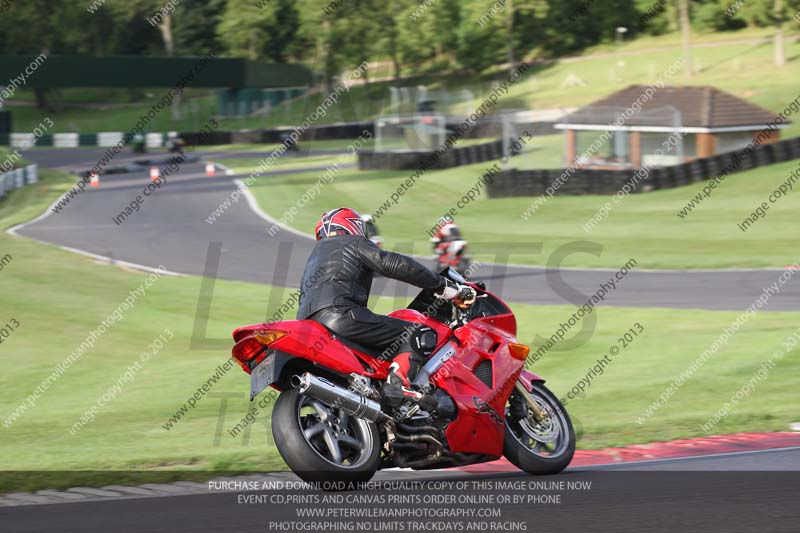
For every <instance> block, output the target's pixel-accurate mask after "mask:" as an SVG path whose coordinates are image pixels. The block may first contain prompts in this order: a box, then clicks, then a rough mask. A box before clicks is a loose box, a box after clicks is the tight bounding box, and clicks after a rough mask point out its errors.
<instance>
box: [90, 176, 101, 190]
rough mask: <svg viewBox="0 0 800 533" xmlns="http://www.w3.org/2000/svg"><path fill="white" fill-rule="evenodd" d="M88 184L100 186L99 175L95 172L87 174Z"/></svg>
mask: <svg viewBox="0 0 800 533" xmlns="http://www.w3.org/2000/svg"><path fill="white" fill-rule="evenodd" d="M89 186H90V187H99V186H100V176H98V175H97V174H92V175H90V176H89Z"/></svg>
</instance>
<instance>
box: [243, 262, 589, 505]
mask: <svg viewBox="0 0 800 533" xmlns="http://www.w3.org/2000/svg"><path fill="white" fill-rule="evenodd" d="M443 275H446V276H447V277H449V278H450V279H451V280H452V281H455V282H456V283H460V284H463V285H465V287H464V288H462V290H461V292H460V293H459V295H458V297H457V298H456V299H455V300H453V301H452V302H450V301H444V300H440V299H439V298H436V297H435V296H434V294H433V291H431V290H423V291H422V292H420V293H419V294H418V295H417V297H416V298H415V299H414V300H413V301H412V302H411V304H410V305H409V306H408V308H406V309H401V310H398V311H394V312H392V313H391V314H390V316H393V317H396V318H399V319H402V320H407V321H410V322H416V323H420V324H424V325H426V326H429V327H431V328H433V329H434V330H435V331H436V333H437V337H438V343H437V347H436V349H435V351H434V354H433V355H432V356H431V357H430V358H429V359H428V361H427V362H426V364H425V365H424V366H423V367H422V369H420V371H419V373H418V375H417V377H416V378H415V381H414V385H415V387H412V388H411V389H403V390H402V391H401V392H402V393H401V394H398V392H397V388H396V387H395V388H392V387H384V386H385V385H386V383H387V376H388V374H389V366H390V364H391V360H388V358H385V357H383V356H382V354H381V352H380V351H379V350H373V349H369V348H366V347H364V346H360V345H358V344H356V343H354V342H351V341H348V340H347V339H344V338H340V337H338V336H336V335H334V334H333V333H332V332H331V331H330V330H328V329H326V328H325V327H324V326H322V325H321V324H319V323H317V322H314V321H311V320H287V321H282V322H274V323H266V324H255V325H252V326H245V327H242V328H239V329H237V330H236V331H234V332H233V338H234V340H235V342H236V345H235V346H234V348H233V358H234V359H235V360H236V361H237V362H238V363H239V365H240V366H241V367H242V369H243V370H244V371H245V372H247V373H248V374H250V396H251V399H252V398H254V397H255V396H256V395H258V394H260V393H261V392H262V391H263V390H264V389H266V388H267V387H272V388H274V389H276V390H278V391H280V396H279V397H278V399H277V401H276V403H275V407H274V409H273V412H272V434H273V436H274V438H275V444H276V446H277V448H278V451H279V452H280V454H281V456H282V457H283V459H284V460H285V461H286V464H287V465H289V468H291V469H292V471H294V472H295V473H296V474H297V475H298V476H299V477H300V478H302V479H303V480H305V481H308V482H317V483H321V484H322V488H324V489H327V490H340V489H349V488H354V487H353V485H352V484H353V483H359V482H364V481H367V480H369V479H370V478H372V476H373V475H374V474H375V472H376V471H378V470H380V469H384V468H391V467H401V468H413V469H418V470H422V469H436V468H448V467H454V466H462V465H468V464H472V463H481V462H485V461H492V460H495V459H498V458H499V457H500V456H501V455H502V456H505V457H506V458H508V460H509V461H510V462H511V463H513V464H514V465H516V466H517V467H518V468H520V469H522V470H524V471H526V472H529V473H531V474H555V473H557V472H560V471H561V470H563V469H564V468H566V466H567V465H568V464H569V463H570V461H571V460H572V456H573V454H574V452H575V432H574V430H573V427H572V423H571V422H570V418H569V415H568V414H567V412H566V410H565V409H564V406H563V405H562V404H561V402H559V400H558V399H557V398H556V396H555V395H554V394H553V393H552V392H550V390H548V388H547V387H545V385H544V379H542V378H540V377H539V376H537V375H535V374H533V373H531V372H529V371H527V370H525V368H524V364H525V360H526V358H527V357H528V353H529V351H530V348H529V347H528V346H526V345H524V344H520V343H519V342H518V341H517V339H516V332H517V323H516V319H515V318H514V313H513V312H512V311H511V310H510V309H509V308H508V306H507V305H506V304H505V303H503V302H502V301H501V300H500V299H499V298H498V297H497V296H494V295H492V294H490V293H488V292H486V290H485V288H484V285H483V283H468V282H467V281H466V280H465V279H464V278H463V277H461V276H460V275H459V274H458V273H457V272H455V271H454V270H453V269H449V270H448V271H447V272H446V273H443Z"/></svg>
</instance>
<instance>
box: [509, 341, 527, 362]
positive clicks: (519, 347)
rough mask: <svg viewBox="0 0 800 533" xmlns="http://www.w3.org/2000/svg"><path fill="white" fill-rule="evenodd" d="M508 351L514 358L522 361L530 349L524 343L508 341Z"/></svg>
mask: <svg viewBox="0 0 800 533" xmlns="http://www.w3.org/2000/svg"><path fill="white" fill-rule="evenodd" d="M508 351H509V352H511V357H513V358H514V359H519V360H520V361H524V360H525V359H527V358H528V354H529V353H530V351H531V349H530V347H529V346H526V345H524V344H517V343H515V342H510V343H509V344H508Z"/></svg>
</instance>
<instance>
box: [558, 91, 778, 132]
mask: <svg viewBox="0 0 800 533" xmlns="http://www.w3.org/2000/svg"><path fill="white" fill-rule="evenodd" d="M648 89H650V91H649V93H650V97H649V98H648V97H647V96H646V91H648ZM637 100H638V101H639V104H640V105H641V111H639V112H636V113H635V114H633V115H632V116H631V117H630V118H628V119H627V120H625V122H624V123H623V124H624V125H626V126H685V127H699V128H723V127H731V126H764V125H765V124H767V123H769V122H771V121H773V120H774V119H775V117H776V115H775V114H774V113H772V112H771V111H768V110H766V109H764V108H763V107H759V106H757V105H755V104H751V103H750V102H748V101H746V100H743V99H741V98H739V97H737V96H734V95H732V94H730V93H727V92H725V91H721V90H719V89H717V88H715V87H709V86H681V87H676V86H665V87H662V88H660V89H659V88H657V87H652V88H650V86H648V85H630V86H628V87H626V88H624V89H622V90H620V91H617V92H615V93H612V94H610V95H608V96H606V97H605V98H602V99H600V100H597V101H596V102H593V103H591V104H589V105H587V106H585V107H582V108H580V109H578V110H577V111H575V112H574V113H571V114H569V115H567V116H565V117H564V118H563V119H561V122H562V123H572V124H602V125H606V124H608V123H610V122H614V121H616V119H617V117H618V116H620V115H621V114H622V113H624V112H625V110H626V109H628V108H630V107H631V106H632V105H634V104H635V102H636V101H637ZM787 122H788V121H787Z"/></svg>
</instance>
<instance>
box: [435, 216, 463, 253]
mask: <svg viewBox="0 0 800 533" xmlns="http://www.w3.org/2000/svg"><path fill="white" fill-rule="evenodd" d="M460 240H462V237H461V230H460V229H459V227H458V225H457V224H456V223H455V222H454V221H453V219H442V221H441V223H440V224H439V227H438V228H437V229H436V234H435V235H434V236H433V237H431V244H432V245H433V251H434V253H435V254H436V255H442V254H444V253H446V252H447V251H448V248H450V243H452V242H455V241H460Z"/></svg>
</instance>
